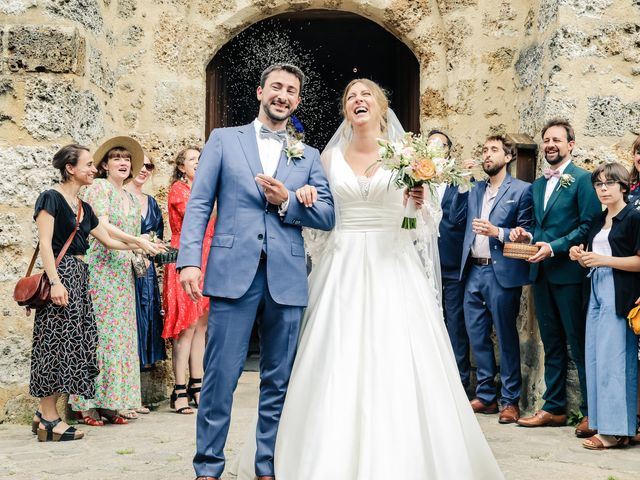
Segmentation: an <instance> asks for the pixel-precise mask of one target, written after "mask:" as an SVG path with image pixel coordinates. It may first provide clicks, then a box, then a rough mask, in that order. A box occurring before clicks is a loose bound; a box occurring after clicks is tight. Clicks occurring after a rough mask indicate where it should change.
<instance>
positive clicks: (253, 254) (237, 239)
mask: <svg viewBox="0 0 640 480" xmlns="http://www.w3.org/2000/svg"><path fill="white" fill-rule="evenodd" d="M258 173H262V164H261V162H260V156H259V153H258V143H257V141H256V134H255V129H254V126H253V124H252V123H250V124H248V125H244V126H242V127H233V128H221V129H216V130H214V131H213V132H212V134H211V137H210V138H209V141H207V144H206V145H205V147H204V149H203V150H202V154H201V155H200V161H199V163H198V170H197V174H196V178H195V181H194V184H193V188H192V191H191V196H190V197H189V203H188V204H187V211H186V214H185V217H184V224H183V225H184V226H183V228H182V234H181V237H180V251H179V254H178V261H177V268H182V267H186V266H197V267H199V266H200V259H201V252H202V240H203V238H204V233H205V229H206V227H207V222H208V221H209V217H210V215H211V211H212V209H213V205H214V203H216V202H217V209H218V217H217V219H216V228H215V233H214V236H213V241H212V243H211V250H210V252H209V257H208V263H207V271H206V273H205V280H204V289H203V293H204V295H208V296H216V297H225V298H233V299H235V298H240V297H242V296H243V295H244V294H245V293H246V292H247V290H248V289H249V287H250V286H251V283H252V282H253V279H254V277H255V274H256V271H257V269H258V264H259V262H260V252H261V250H262V249H263V246H264V249H265V250H266V252H267V284H268V288H269V293H270V294H271V296H272V297H273V299H274V300H275V301H276V302H277V303H279V304H281V305H295V306H305V305H306V304H307V299H308V293H307V268H306V262H305V251H304V243H303V239H302V233H301V227H303V226H305V227H311V228H316V229H321V230H330V229H332V228H333V225H334V221H335V214H334V210H333V198H332V197H331V192H330V190H329V185H328V182H327V179H326V177H325V175H324V172H323V170H322V165H321V164H320V155H319V153H318V150H316V149H315V148H312V147H309V146H306V145H305V150H304V156H303V157H302V158H300V159H296V160H292V161H291V162H289V165H287V157H286V155H285V154H284V152H283V153H282V155H281V157H280V161H279V163H278V168H277V170H276V172H275V175H274V177H275V178H276V179H278V180H280V181H281V182H282V183H284V185H285V186H286V187H287V188H288V190H289V208H288V210H287V212H286V215H285V216H284V217H281V216H280V215H279V214H278V211H277V208H276V207H275V206H273V205H270V204H269V203H268V202H267V201H266V199H265V196H264V192H263V191H262V189H261V188H259V186H258V185H257V184H256V181H255V176H256V175H257V174H258ZM305 184H309V185H313V186H315V187H316V188H317V189H318V201H317V202H316V203H315V204H314V205H313V207H310V208H306V207H305V206H304V205H303V204H301V203H299V202H298V200H297V199H296V196H295V190H296V189H298V188H300V187H302V186H303V185H305Z"/></svg>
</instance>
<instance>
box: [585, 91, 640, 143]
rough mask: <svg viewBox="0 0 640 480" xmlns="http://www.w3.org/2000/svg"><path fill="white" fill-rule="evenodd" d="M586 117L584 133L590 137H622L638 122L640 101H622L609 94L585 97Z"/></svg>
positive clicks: (639, 121) (636, 125)
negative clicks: (626, 102) (586, 104)
mask: <svg viewBox="0 0 640 480" xmlns="http://www.w3.org/2000/svg"><path fill="white" fill-rule="evenodd" d="M587 103H588V106H587V119H586V121H585V125H584V134H585V135H587V136H590V137H597V136H615V137H622V136H623V135H624V134H625V133H626V132H627V131H628V130H630V129H636V128H637V127H638V125H639V124H640V102H631V103H628V104H625V103H623V102H622V101H621V100H620V98H618V97H616V96H613V95H610V96H599V97H588V98H587Z"/></svg>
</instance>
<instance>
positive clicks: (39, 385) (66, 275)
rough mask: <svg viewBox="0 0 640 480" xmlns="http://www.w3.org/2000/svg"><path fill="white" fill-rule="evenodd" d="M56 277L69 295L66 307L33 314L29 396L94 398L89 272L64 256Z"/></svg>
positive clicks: (95, 338) (93, 330)
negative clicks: (58, 277) (56, 395)
mask: <svg viewBox="0 0 640 480" xmlns="http://www.w3.org/2000/svg"><path fill="white" fill-rule="evenodd" d="M58 275H59V276H60V280H61V281H62V284H63V285H64V286H65V288H66V289H67V292H69V303H68V304H67V306H66V307H60V306H57V305H54V304H53V303H49V304H48V305H47V306H46V307H44V308H40V309H38V310H37V311H36V318H35V321H34V324H33V348H32V351H31V380H30V383H29V392H30V393H31V395H32V396H34V397H37V398H42V397H46V396H49V395H53V394H55V393H67V394H72V395H73V394H75V395H83V396H85V397H88V398H93V396H94V395H95V378H96V377H97V376H98V362H97V359H96V345H97V341H98V331H97V327H96V320H95V317H94V314H93V304H92V302H91V296H90V294H89V269H88V267H87V264H86V263H84V262H82V261H81V260H79V259H77V258H75V257H73V256H71V255H65V256H64V257H63V258H62V261H61V262H60V266H59V267H58Z"/></svg>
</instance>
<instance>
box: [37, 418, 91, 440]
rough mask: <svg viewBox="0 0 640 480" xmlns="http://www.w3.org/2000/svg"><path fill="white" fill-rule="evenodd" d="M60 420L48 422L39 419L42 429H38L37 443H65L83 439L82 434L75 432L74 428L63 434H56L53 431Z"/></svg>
mask: <svg viewBox="0 0 640 480" xmlns="http://www.w3.org/2000/svg"><path fill="white" fill-rule="evenodd" d="M61 421H62V420H61V419H59V418H58V419H56V420H53V421H52V422H50V421H49V420H45V419H44V418H42V417H40V423H41V424H42V425H44V428H40V427H38V441H39V442H67V441H70V440H80V439H81V438H82V437H84V433H83V432H80V431H78V430H76V429H75V428H74V427H69V428H67V429H66V430H65V431H64V432H63V433H56V432H54V431H53V429H54V428H55V427H56V425H58V424H59V423H60V422H61Z"/></svg>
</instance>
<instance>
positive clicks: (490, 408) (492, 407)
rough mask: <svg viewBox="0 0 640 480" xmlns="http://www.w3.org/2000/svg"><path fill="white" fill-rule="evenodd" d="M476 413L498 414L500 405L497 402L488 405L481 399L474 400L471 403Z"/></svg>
mask: <svg viewBox="0 0 640 480" xmlns="http://www.w3.org/2000/svg"><path fill="white" fill-rule="evenodd" d="M469 404H470V405H471V408H473V412H474V413H484V414H487V415H489V414H492V413H498V404H497V403H496V402H493V403H490V404H489V405H486V404H484V403H483V402H482V400H480V399H479V398H474V399H473V400H471V401H470V402H469Z"/></svg>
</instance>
